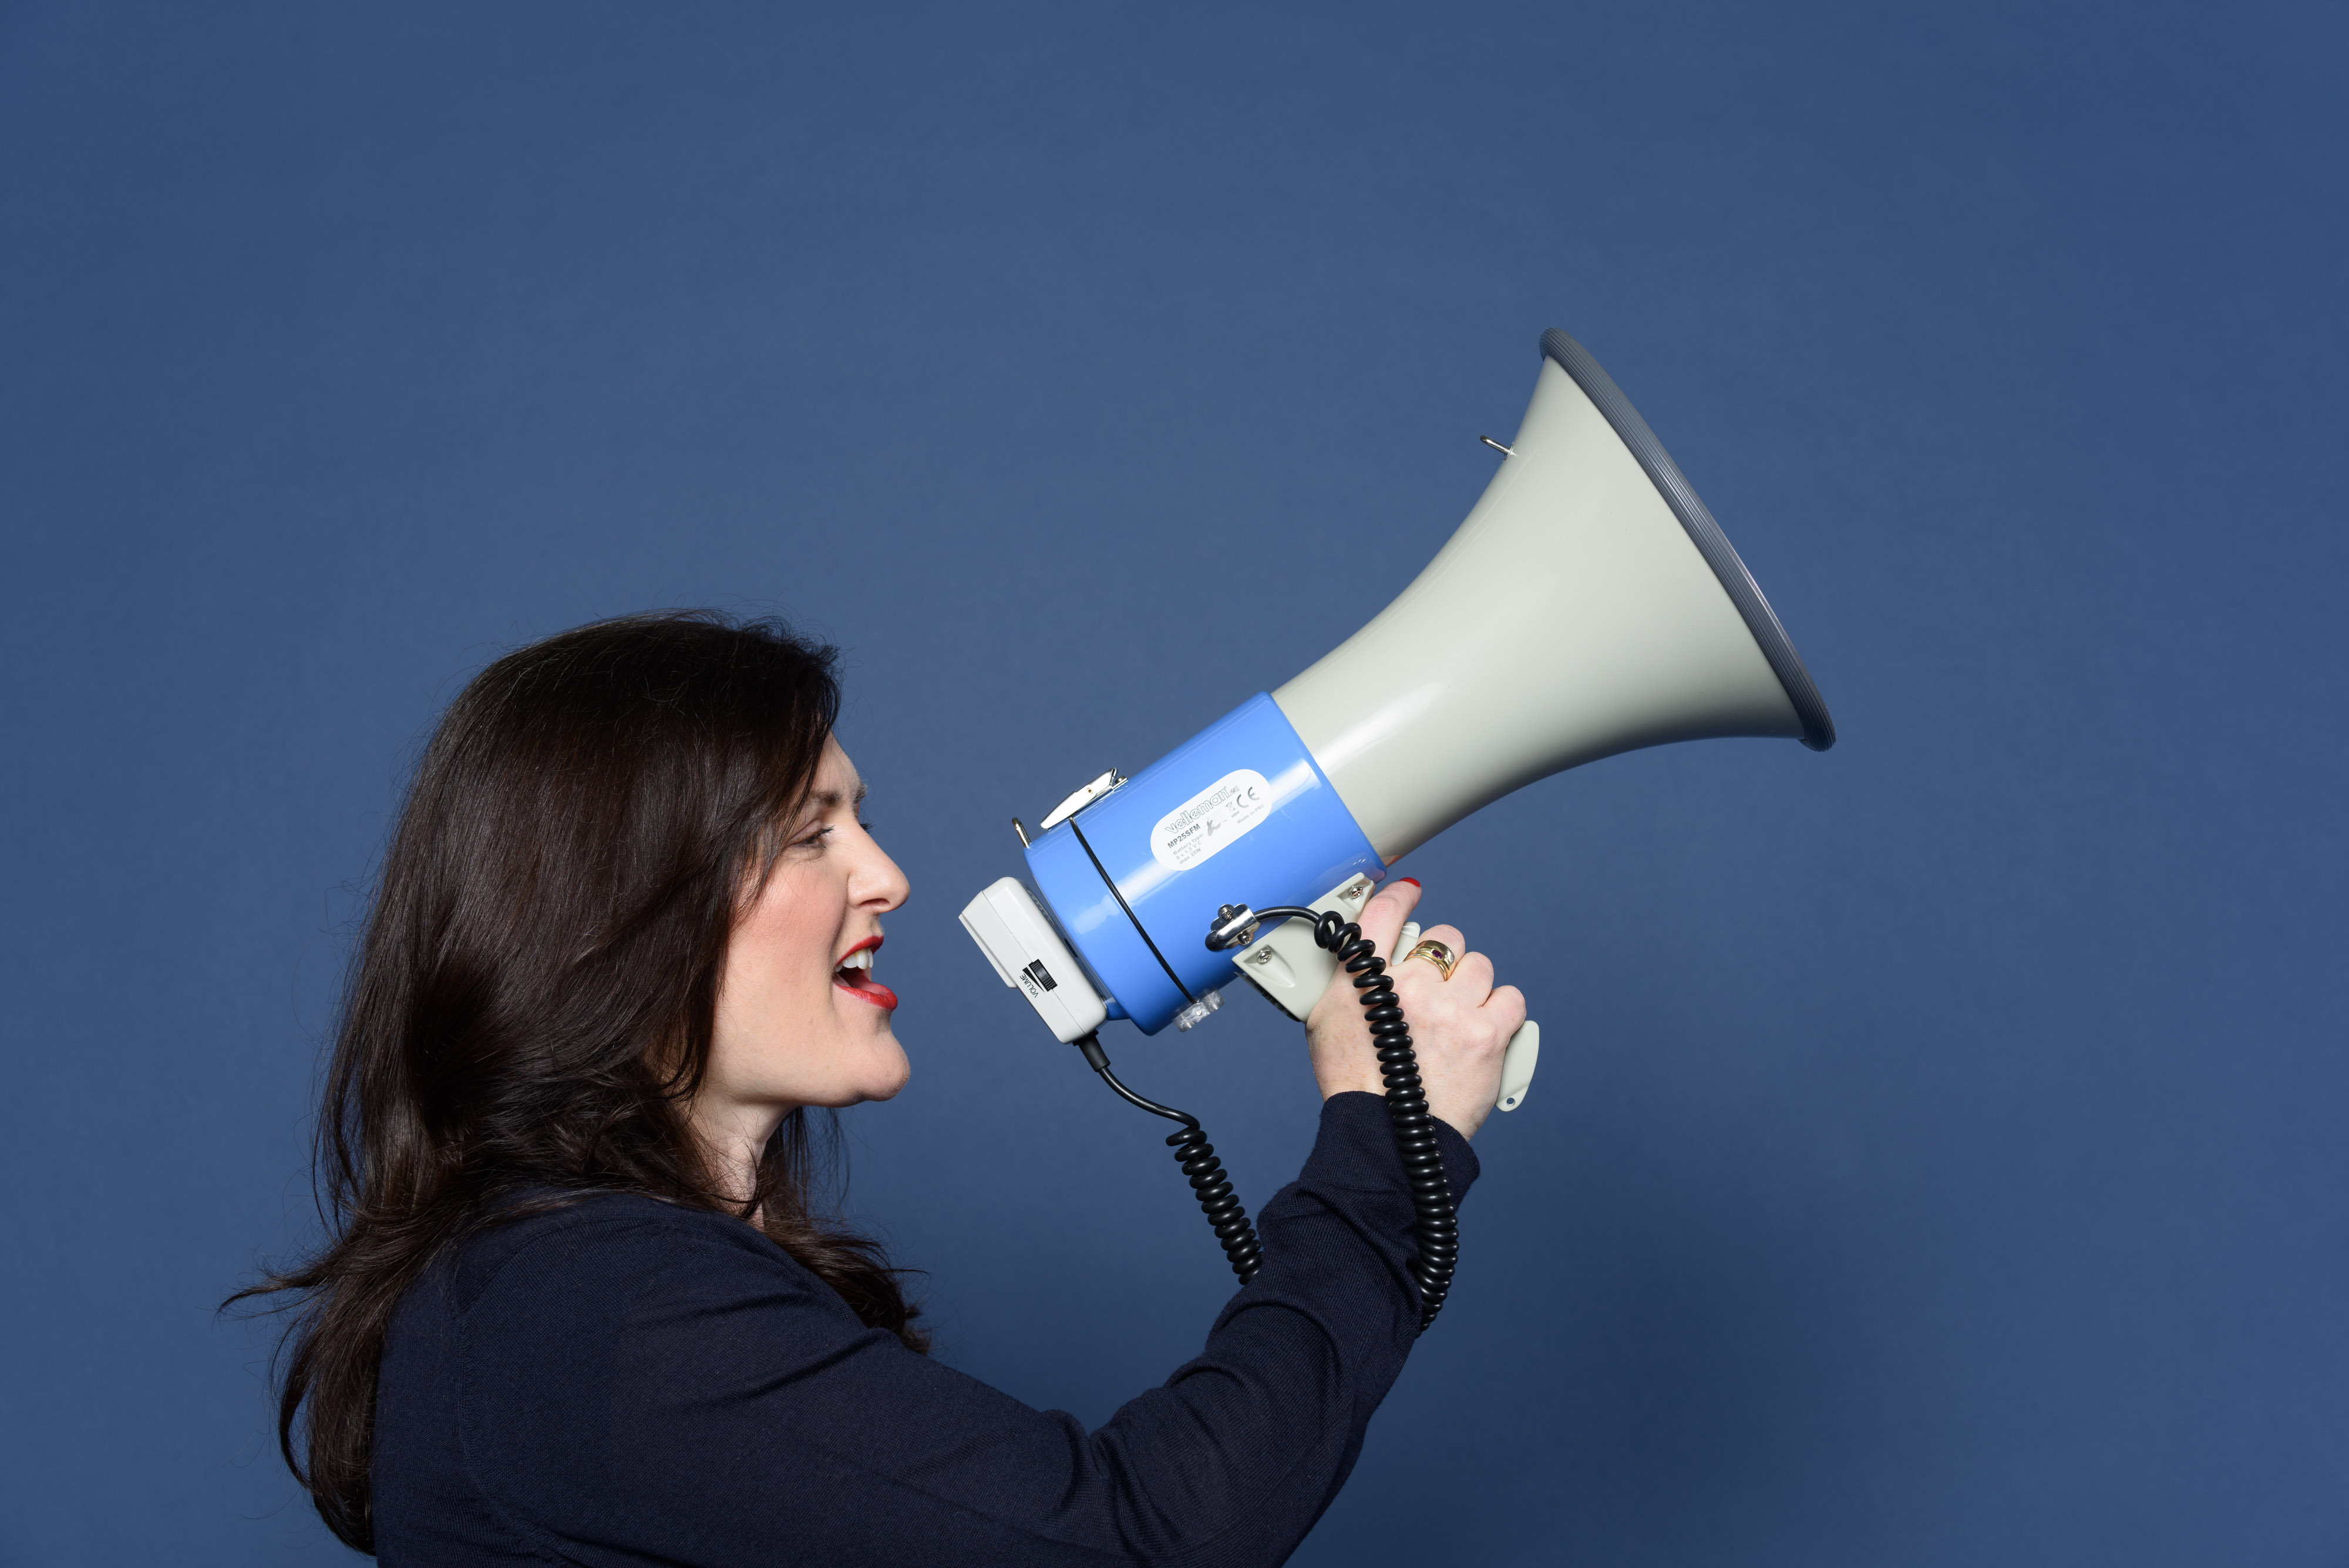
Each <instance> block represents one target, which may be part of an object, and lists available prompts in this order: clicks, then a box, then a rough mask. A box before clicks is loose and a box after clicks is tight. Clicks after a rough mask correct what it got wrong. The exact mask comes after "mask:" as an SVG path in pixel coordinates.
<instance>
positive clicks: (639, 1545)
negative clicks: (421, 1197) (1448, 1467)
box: [374, 1094, 1476, 1568]
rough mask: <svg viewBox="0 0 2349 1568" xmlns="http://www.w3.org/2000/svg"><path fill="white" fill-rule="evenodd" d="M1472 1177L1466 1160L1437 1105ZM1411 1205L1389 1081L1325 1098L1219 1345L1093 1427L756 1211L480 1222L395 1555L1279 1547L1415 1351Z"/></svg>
mask: <svg viewBox="0 0 2349 1568" xmlns="http://www.w3.org/2000/svg"><path fill="white" fill-rule="evenodd" d="M1439 1127H1440V1133H1439V1136H1440V1137H1441V1138H1442V1140H1443V1147H1444V1163H1445V1167H1446V1170H1447V1173H1448V1174H1449V1175H1450V1177H1451V1179H1452V1187H1453V1191H1454V1197H1455V1198H1456V1197H1458V1196H1460V1195H1462V1194H1464V1192H1465V1191H1466V1189H1467V1187H1468V1184H1469V1183H1470V1182H1471V1181H1472V1180H1474V1179H1475V1172H1476V1158H1475V1155H1474V1154H1472V1153H1470V1152H1469V1148H1468V1145H1467V1143H1466V1141H1465V1140H1464V1139H1463V1138H1461V1137H1460V1136H1459V1135H1458V1134H1457V1133H1455V1132H1454V1131H1453V1130H1452V1129H1451V1128H1449V1127H1441V1126H1440V1124H1439ZM1410 1223H1411V1199H1410V1195H1409V1192H1408V1190H1407V1189H1405V1187H1404V1185H1403V1177H1402V1162H1401V1160H1400V1159H1399V1158H1397V1156H1396V1154H1395V1151H1394V1145H1393V1140H1392V1135H1391V1134H1390V1133H1389V1132H1388V1130H1387V1116H1386V1107H1385V1106H1384V1105H1383V1104H1382V1103H1381V1101H1380V1100H1379V1099H1378V1098H1377V1097H1376V1096H1371V1095H1361V1094H1350V1095H1340V1096H1336V1097H1335V1098H1333V1099H1331V1100H1330V1101H1329V1102H1328V1103H1327V1104H1326V1105H1325V1106H1323V1107H1322V1112H1321V1129H1320V1136H1319V1138H1318V1139H1317V1140H1316V1142H1315V1144H1314V1147H1313V1153H1312V1155H1311V1157H1310V1158H1308V1159H1307V1161H1306V1162H1305V1169H1304V1171H1303V1173H1302V1174H1301V1175H1300V1176H1299V1179H1297V1181H1296V1182H1295V1183H1293V1184H1292V1185H1290V1186H1288V1187H1286V1188H1284V1189H1281V1191H1280V1192H1279V1194H1278V1196H1276V1197H1275V1198H1274V1199H1272V1201H1271V1202H1269V1203H1268V1204H1266V1205H1265V1206H1264V1209H1263V1210H1262V1212H1261V1213H1260V1214H1259V1215H1258V1217H1257V1225H1258V1228H1259V1231H1261V1233H1262V1236H1263V1238H1264V1252H1265V1263H1264V1268H1263V1271H1262V1272H1259V1273H1258V1274H1257V1277H1256V1279H1255V1280H1254V1281H1253V1282H1251V1283H1250V1284H1248V1286H1247V1288H1246V1289H1244V1290H1242V1291H1240V1292H1239V1293H1237V1295H1235V1296H1233V1297H1232V1299H1231V1301H1230V1303H1228V1304H1227V1305H1226V1306H1225V1308H1224V1309H1223V1311H1222V1312H1221V1313H1220V1314H1218V1315H1217V1317H1216V1325H1215V1328H1214V1331H1213V1332H1212V1333H1211V1334H1209V1335H1208V1337H1207V1343H1206V1349H1205V1350H1204V1351H1203V1352H1202V1354H1201V1355H1199V1357H1198V1358H1197V1359H1196V1360H1195V1361H1192V1362H1190V1363H1188V1364H1187V1365H1185V1366H1181V1367H1178V1368H1177V1369H1176V1370H1175V1372H1174V1376H1172V1377H1170V1378H1168V1379H1167V1381H1166V1383H1165V1384H1164V1386H1162V1387H1158V1388H1154V1389H1153V1390H1151V1391H1150V1392H1149V1393H1147V1394H1144V1395H1143V1396H1142V1397H1139V1398H1137V1399H1134V1400H1133V1401H1132V1402H1131V1403H1129V1404H1127V1405H1126V1406H1125V1407H1123V1408H1122V1409H1120V1410H1119V1411H1118V1412H1117V1414H1116V1415H1114V1416H1112V1417H1111V1418H1110V1420H1109V1421H1108V1423H1107V1424H1106V1425H1104V1426H1103V1427H1102V1428H1100V1429H1099V1430H1098V1431H1094V1432H1091V1433H1088V1432H1087V1431H1086V1430H1085V1429H1084V1428H1083V1427H1082V1426H1081V1425H1080V1424H1079V1423H1078V1421H1077V1420H1076V1418H1075V1417H1072V1416H1070V1415H1067V1414H1065V1413H1063V1412H1059V1411H1040V1410H1032V1409H1030V1408H1029V1407H1027V1406H1025V1405H1023V1404H1021V1403H1019V1401H1018V1400H1017V1399H1014V1398H1012V1397H1009V1395H1006V1394H1001V1393H999V1392H997V1391H996V1390H995V1389H993V1388H990V1387H988V1386H986V1385H985V1384H983V1383H980V1382H978V1381H977V1380H976V1379H974V1378H971V1377H968V1376H965V1375H964V1374H962V1373H959V1372H957V1371H956V1370H955V1369H954V1368H952V1367H950V1366H944V1365H942V1364H940V1363H938V1362H936V1361H934V1360H932V1359H930V1358H929V1357H927V1356H923V1355H916V1354H914V1353H913V1352H912V1351H909V1350H907V1349H905V1346H903V1345H900V1344H899V1343H898V1342H897V1340H896V1338H895V1335H892V1334H885V1333H882V1332H880V1331H877V1330H874V1329H868V1328H866V1327H864V1325H863V1324H860V1323H858V1322H857V1320H856V1315H855V1314H854V1313H852V1312H851V1311H849V1309H848V1307H847V1305H846V1303H843V1301H842V1300H841V1299H840V1298H839V1297H838V1296H837V1295H835V1294H834V1293H833V1292H832V1290H831V1289H830V1288H829V1287H828V1286H826V1285H825V1284H824V1283H823V1282H822V1281H821V1280H819V1279H817V1278H816V1277H815V1276H814V1275H813V1274H812V1273H810V1272H807V1270H805V1269H803V1268H802V1267H801V1266H800V1265H799V1264H798V1263H796V1262H793V1261H792V1258H791V1257H790V1255H789V1254H787V1253H785V1252H784V1251H782V1249H781V1248H780V1247H777V1246H776V1245H775V1244H774V1243H773V1242H771V1241H768V1240H767V1239H766V1238H765V1237H764V1236H762V1235H761V1234H759V1233H758V1232H757V1231H753V1230H751V1229H750V1227H749V1226H748V1225H745V1224H743V1223H742V1222H740V1220H733V1219H730V1218H728V1217H726V1216H723V1215H718V1214H710V1213H706V1212H700V1211H697V1210H687V1209H680V1208H677V1207H674V1206H672V1205H668V1204H665V1203H661V1202H658V1201H657V1200H655V1199H649V1198H641V1197H635V1196H630V1195H626V1194H620V1193H606V1194H600V1195H597V1196H593V1197H589V1198H585V1199H581V1200H580V1201H578V1202H576V1203H574V1204H572V1205H571V1206H569V1207H567V1208H564V1209H561V1210H555V1211H554V1212H551V1213H541V1214H536V1215H533V1216H531V1217H528V1218H525V1219H522V1220H514V1221H512V1222H511V1223H508V1224H505V1225H502V1226H500V1227H498V1228H497V1229H495V1230H492V1231H487V1232H485V1233H483V1234H482V1235H481V1236H479V1237H477V1238H476V1239H474V1240H473V1241H471V1242H470V1243H469V1244H468V1245H466V1246H464V1247H463V1248H461V1249H460V1250H458V1251H456V1252H454V1253H453V1254H452V1255H451V1256H450V1258H448V1259H445V1260H443V1261H442V1262H441V1263H440V1264H439V1265H437V1266H435V1267H434V1268H432V1269H431V1270H429V1271H428V1272H427V1273H426V1275H425V1277H424V1278H423V1279H422V1280H421V1281H419V1283H418V1284H417V1285H416V1287H415V1288H414V1289H413V1290H411V1291H410V1292H409V1294H408V1296H407V1298H406V1299H405V1300H403V1301H402V1302H401V1303H400V1305H399V1308H398V1313H397V1314H396V1315H395V1317H394V1319H393V1322H392V1325H391V1333H390V1336H389V1339H388V1344H387V1345H386V1347H385V1351H384V1358H383V1371H382V1376H381V1379H380V1382H379V1384H378V1395H377V1412H376V1450H375V1478H374V1479H375V1520H376V1541H377V1551H378V1554H379V1556H380V1557H381V1559H382V1560H383V1562H385V1563H388V1564H392V1565H393V1568H404V1565H406V1564H418V1563H430V1564H434V1565H435V1568H477V1565H485V1564H491V1563H500V1564H511V1563H537V1564H543V1563H583V1564H591V1565H594V1568H606V1565H616V1564H623V1563H625V1564H631V1565H636V1564H651V1563H660V1564H688V1563H689V1564H709V1565H711V1568H720V1565H723V1568H735V1565H748V1564H761V1565H764V1564H780V1563H823V1564H826V1565H827V1568H862V1565H864V1564H896V1563H907V1564H913V1563H919V1564H926V1565H933V1568H947V1565H957V1564H965V1563H1004V1564H1019V1565H1021V1568H1041V1565H1048V1564H1071V1565H1074V1564H1086V1565H1089V1568H1101V1565H1103V1564H1109V1563H1180V1564H1185V1565H1186V1568H1191V1565H1196V1568H1208V1565H1213V1568H1237V1565H1239V1564H1256V1563H1279V1562H1280V1561H1282V1560H1283V1559H1284V1558H1286V1557H1287V1556H1288V1554H1289V1553H1290V1552H1292V1551H1294V1550H1295V1549H1296V1547H1297V1544H1298V1542H1300V1541H1302V1540H1303V1539H1304V1538H1305V1532H1307V1531H1308V1530H1309V1529H1311V1528H1312V1526H1313V1522H1314V1521H1315V1520H1317V1519H1319V1517H1320V1516H1321V1511H1322V1510H1323V1509H1325V1508H1327V1507H1328V1506H1329V1504H1330V1499H1331V1498H1332V1497H1334V1496H1335V1495H1336V1494H1337V1490H1338V1488H1339V1486H1340V1484H1341V1483H1343V1482H1344V1480H1345V1479H1346V1475H1347V1472H1348V1471H1349V1470H1350V1469H1352V1468H1353V1464H1354V1459H1355V1456H1356V1455H1357V1454H1358V1453H1359V1452H1360V1451H1361V1443H1362V1432H1363V1428H1365V1427H1366V1426H1367V1425H1368V1424H1369V1422H1370V1418H1371V1411H1372V1410H1373V1409H1375V1408H1376V1407H1377V1406H1378V1403H1379V1401H1380V1399H1381V1398H1382V1397H1385V1395H1386V1391H1387V1388H1388V1386H1390V1385H1391V1384H1392V1383H1393V1381H1394V1378H1395V1376H1396V1374H1397V1373H1398V1372H1400V1371H1401V1370H1402V1363H1403V1357H1404V1355H1406V1354H1408V1353H1409V1351H1410V1349H1411V1343H1412V1339H1413V1330H1414V1318H1415V1314H1416V1296H1415V1293H1414V1288H1413V1284H1412V1282H1411V1279H1410V1276H1409V1274H1408V1273H1407V1272H1406V1265H1407V1262H1408V1259H1409V1257H1410V1248H1409V1243H1408V1239H1407V1238H1408V1231H1409V1227H1410Z"/></svg>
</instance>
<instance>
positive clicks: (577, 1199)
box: [444, 1191, 854, 1322]
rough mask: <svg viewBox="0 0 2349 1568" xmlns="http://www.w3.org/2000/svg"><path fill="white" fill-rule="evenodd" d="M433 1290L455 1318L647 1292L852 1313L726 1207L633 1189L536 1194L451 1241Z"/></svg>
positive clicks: (617, 1302)
mask: <svg viewBox="0 0 2349 1568" xmlns="http://www.w3.org/2000/svg"><path fill="white" fill-rule="evenodd" d="M444 1288H445V1289H446V1291H447V1293H448V1303H449V1306H450V1309H451V1310H452V1311H453V1312H454V1314H456V1315H458V1316H459V1317H460V1318H468V1319H479V1318H481V1317H483V1316H492V1317H497V1316H506V1315H509V1314H511V1313H512V1311H513V1310H514V1309H515V1308H516V1307H521V1308H523V1313H524V1315H526V1316H527V1317H530V1318H533V1319H537V1320H540V1321H545V1320H549V1319H559V1318H564V1317H571V1318H576V1317H578V1316H581V1315H589V1316H603V1315H605V1314H606V1313H608V1311H610V1310H611V1309H615V1308H620V1307H623V1306H625V1305H626V1304H627V1303H642V1302H644V1301H645V1300H646V1299H647V1297H667V1298H671V1299H677V1298H686V1299H691V1298H696V1297H726V1296H732V1295H738V1294H740V1293H743V1292H746V1291H748V1292H750V1293H756V1294H757V1295H759V1296H761V1297H762V1298H764V1299H767V1300H770V1301H776V1300H778V1299H780V1300H781V1301H790V1302H796V1303H798V1304H802V1305H804V1306H808V1307H812V1308H816V1309H819V1310H822V1309H823V1308H825V1307H827V1306H828V1307H830V1308H833V1309H835V1310H837V1311H838V1312H839V1313H841V1314H845V1315H846V1316H847V1317H848V1318H849V1319H850V1321H851V1322H854V1313H851V1312H849V1309H848V1305H847V1303H845V1302H843V1301H842V1300H841V1299H840V1298H839V1296H838V1295H837V1294H835V1293H833V1291H832V1289H831V1288H830V1287H829V1286H827V1285H825V1284H824V1283H823V1281H821V1280H819V1279H818V1278H816V1276H815V1275H814V1274H812V1273H811V1272H809V1271H808V1270H807V1269H806V1268H805V1267H804V1266H802V1264H801V1263H800V1262H798V1260H796V1259H794V1258H793V1257H792V1255H791V1254H790V1253H789V1252H786V1251H783V1249H782V1248H781V1247H779V1246H777V1245H776V1244H775V1243H774V1242H773V1241H770V1240H769V1239H768V1238H767V1237H766V1236H764V1235H762V1234H761V1233H760V1232H759V1231H755V1230H753V1229H752V1228H751V1227H750V1225H749V1224H747V1223H745V1222H744V1221H742V1220H738V1219H736V1218H734V1217H733V1216H731V1215H728V1214H716V1213H712V1212H710V1211H709V1210H699V1209H688V1208H685V1207H683V1206H681V1205H678V1204H674V1203H665V1202H663V1201H661V1200H660V1199H657V1198H650V1197H647V1196H645V1195H644V1194H642V1193H635V1192H609V1191H600V1192H599V1191H591V1192H580V1193H563V1192H541V1193H535V1194H533V1195H531V1196H530V1197H529V1198H527V1199H524V1200H523V1201H522V1202H521V1203H520V1204H518V1205H517V1206H516V1207H515V1210H514V1211H513V1212H512V1214H511V1216H510V1217H508V1218H504V1219H502V1220H497V1221H495V1222H493V1223H492V1224H491V1225H490V1226H489V1227H488V1228H487V1229H485V1230H482V1231H479V1232H478V1233H476V1234H475V1235H473V1236H472V1237H471V1238H470V1239H469V1240H467V1241H464V1242H463V1243H461V1244H460V1246H459V1247H458V1248H457V1249H456V1251H455V1252H454V1253H453V1255H452V1256H451V1257H450V1259H449V1260H448V1261H447V1272H446V1274H445V1275H444Z"/></svg>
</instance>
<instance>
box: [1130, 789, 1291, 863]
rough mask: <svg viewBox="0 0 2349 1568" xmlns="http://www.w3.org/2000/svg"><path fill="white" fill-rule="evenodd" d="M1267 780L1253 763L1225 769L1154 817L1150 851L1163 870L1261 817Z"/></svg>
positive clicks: (1194, 858) (1267, 804) (1209, 849)
mask: <svg viewBox="0 0 2349 1568" xmlns="http://www.w3.org/2000/svg"><path fill="white" fill-rule="evenodd" d="M1272 805H1273V802H1272V786H1271V785H1270V784H1267V783H1265V780H1264V775H1263V774H1260V773H1258V772H1257V771H1256V770H1255V769H1254V768H1242V769H1240V770H1239V771H1238V772H1237V773H1230V774H1225V775H1224V776H1223V777H1221V778H1219V779H1217V780H1216V782H1215V783H1214V784H1209V785H1208V786H1207V787H1206V789H1203V790H1201V791H1200V792H1199V793H1198V794H1195V795H1193V796H1192V797H1191V798H1190V799H1189V800H1186V801H1185V802H1184V803H1183V804H1182V805H1178V806H1176V807H1175V808H1174V810H1173V811H1170V812H1168V813H1167V814H1166V815H1164V816H1162V817H1160V818H1159V819H1158V826H1156V827H1155V828H1154V829H1152V830H1151V834H1150V853H1151V854H1152V855H1153V856H1154V857H1156V859H1157V861H1158V864H1160V865H1161V866H1164V867H1166V868H1167V869H1168V870H1169V871H1187V870H1189V869H1190V868H1191V867H1194V866H1196V865H1197V864H1198V863H1199V862H1200V861H1202V860H1205V859H1206V857H1208V856H1210V855H1213V854H1215V853H1216V851H1218V850H1220V849H1222V848H1223V847H1224V846H1226V844H1229V843H1230V842H1231V841H1232V840H1233V839H1235V838H1237V837H1238V836H1240V835H1241V834H1243V833H1246V832H1247V830H1248V829H1249V828H1251V827H1254V826H1256V825H1257V823H1259V822H1262V821H1263V820H1264V819H1265V817H1266V816H1267V815H1268V814H1269V813H1270V812H1271V810H1272Z"/></svg>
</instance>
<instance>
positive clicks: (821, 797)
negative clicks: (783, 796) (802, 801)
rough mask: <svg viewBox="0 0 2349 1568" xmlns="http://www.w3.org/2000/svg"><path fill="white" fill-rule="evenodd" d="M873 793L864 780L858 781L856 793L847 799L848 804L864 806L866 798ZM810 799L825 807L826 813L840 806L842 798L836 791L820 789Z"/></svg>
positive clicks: (871, 787) (870, 786)
mask: <svg viewBox="0 0 2349 1568" xmlns="http://www.w3.org/2000/svg"><path fill="white" fill-rule="evenodd" d="M872 793H873V786H872V785H870V784H866V783H865V782H864V780H863V779H858V780H857V781H856V793H855V794H852V795H849V796H848V797H846V798H847V800H848V804H849V805H864V797H865V796H866V795H868V794H872ZM808 799H810V800H812V801H813V802H814V803H815V804H816V805H820V806H822V807H823V808H824V809H825V810H826V811H830V810H833V808H835V807H837V806H838V805H840V803H841V799H842V796H841V793H840V792H839V791H838V790H836V789H820V790H817V791H816V792H815V793H814V794H811V795H809V796H808Z"/></svg>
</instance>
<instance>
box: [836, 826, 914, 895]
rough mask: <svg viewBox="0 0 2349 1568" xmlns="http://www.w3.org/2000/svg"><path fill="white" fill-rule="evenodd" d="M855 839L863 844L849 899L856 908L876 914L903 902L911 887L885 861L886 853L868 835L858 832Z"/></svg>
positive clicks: (903, 875) (891, 863) (893, 863)
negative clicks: (861, 855) (860, 840)
mask: <svg viewBox="0 0 2349 1568" xmlns="http://www.w3.org/2000/svg"><path fill="white" fill-rule="evenodd" d="M857 836H858V837H860V838H862V839H864V856H863V857H861V858H860V859H859V860H858V862H857V866H856V869H855V871H854V874H853V876H852V877H851V879H850V883H849V893H850V896H851V898H853V899H854V902H855V904H856V906H857V908H859V909H870V910H872V911H873V912H874V914H876V915H883V914H886V913H888V912H889V911H890V910H892V909H895V908H897V907H898V906H899V905H900V904H903V903H904V902H905V899H906V898H907V897H908V896H909V895H910V894H911V893H912V892H913V890H914V886H913V884H912V883H910V882H908V881H906V880H905V873H904V872H903V871H900V870H899V869H898V868H897V863H896V862H895V860H892V859H890V858H889V853H888V851H887V850H885V849H883V848H882V847H881V846H879V845H878V844H876V843H874V841H873V838H872V836H871V835H869V834H867V833H865V832H864V831H863V830H862V829H859V830H858V833H857Z"/></svg>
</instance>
